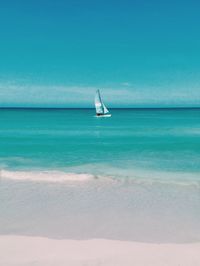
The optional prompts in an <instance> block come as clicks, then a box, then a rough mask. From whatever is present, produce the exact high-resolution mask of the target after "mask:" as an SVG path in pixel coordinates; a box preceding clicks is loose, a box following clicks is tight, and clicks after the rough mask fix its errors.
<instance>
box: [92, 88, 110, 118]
mask: <svg viewBox="0 0 200 266" xmlns="http://www.w3.org/2000/svg"><path fill="white" fill-rule="evenodd" d="M95 107H96V113H97V114H98V115H104V114H107V113H109V111H108V109H107V108H106V106H105V104H104V103H103V102H102V99H101V95H100V91H99V90H97V92H96V96H95Z"/></svg>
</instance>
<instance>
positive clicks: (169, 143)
mask: <svg viewBox="0 0 200 266" xmlns="http://www.w3.org/2000/svg"><path fill="white" fill-rule="evenodd" d="M111 112H112V117H111V118H97V117H95V116H94V115H95V114H94V110H92V109H60V110H59V109H0V170H1V172H0V234H23V235H40V236H48V237H56V238H73V239H85V238H110V239H127V240H134V241H150V242H196V241H200V109H113V110H111Z"/></svg>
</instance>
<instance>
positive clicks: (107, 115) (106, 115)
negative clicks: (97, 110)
mask: <svg viewBox="0 0 200 266" xmlns="http://www.w3.org/2000/svg"><path fill="white" fill-rule="evenodd" d="M111 116H112V115H111V114H105V115H95V117H111Z"/></svg>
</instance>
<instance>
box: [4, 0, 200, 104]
mask: <svg viewBox="0 0 200 266" xmlns="http://www.w3.org/2000/svg"><path fill="white" fill-rule="evenodd" d="M199 27H200V1H198V0H190V1H189V0H187V1H186V0H182V1H178V0H173V1H171V0H168V1H161V0H151V1H150V0H137V1H135V0H132V1H131V0H130V1H128V0H123V1H122V0H121V1H119V0H107V1H105V0H99V1H97V0H96V1H95V0H85V1H84V0H82V1H81V0H79V1H77V0H71V1H69V0H68V1H67V0H65V1H64V0H40V1H38V0H29V1H27V0H21V1H20V0H16V1H11V0H7V1H1V2H0V106H66V107H68V106H69V107H72V106H92V104H93V97H94V92H95V90H96V88H100V89H101V88H102V93H103V95H104V99H105V101H106V102H107V104H108V105H110V106H121V107H123V106H127V107H128V106H129V107H130V106H133V107H134V106H164V107H165V106H200V33H199Z"/></svg>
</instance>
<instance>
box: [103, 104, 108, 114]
mask: <svg viewBox="0 0 200 266" xmlns="http://www.w3.org/2000/svg"><path fill="white" fill-rule="evenodd" d="M103 110H104V114H107V113H109V111H108V109H107V108H106V106H105V104H104V103H103Z"/></svg>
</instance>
